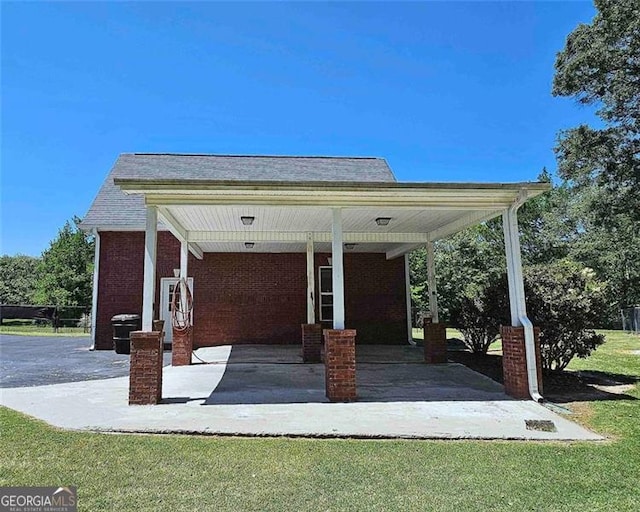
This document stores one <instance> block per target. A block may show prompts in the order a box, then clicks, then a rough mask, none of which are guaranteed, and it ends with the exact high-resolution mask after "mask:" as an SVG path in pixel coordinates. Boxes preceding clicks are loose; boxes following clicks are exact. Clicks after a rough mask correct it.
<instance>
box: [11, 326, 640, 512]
mask: <svg viewBox="0 0 640 512" xmlns="http://www.w3.org/2000/svg"><path fill="white" fill-rule="evenodd" d="M638 349H640V339H638V338H637V337H635V338H634V337H631V336H628V335H624V334H621V333H616V332H609V333H607V344H605V345H604V346H603V347H601V348H600V349H598V351H597V352H596V354H595V355H594V356H592V357H591V358H589V359H586V360H580V361H576V362H575V363H573V364H572V368H574V369H589V370H596V371H607V372H613V373H622V374H628V375H636V376H637V375H638V374H640V356H636V355H632V354H631V353H630V352H629V351H631V350H638ZM634 358H635V359H634ZM629 394H630V395H632V397H635V399H624V400H616V401H602V402H597V403H590V404H587V405H582V409H583V413H584V409H585V408H588V411H587V412H588V414H582V415H581V416H580V418H582V421H585V422H587V425H588V426H590V427H591V428H594V429H595V430H597V431H599V432H601V433H605V434H607V435H609V436H613V439H612V440H609V441H605V442H600V443H557V442H554V443H539V442H538V443H535V442H530V443H528V442H475V441H369V440H367V441H363V440H304V439H246V438H215V437H185V436H166V437H163V436H136V435H107V434H102V435H100V434H87V433H77V432H63V431H59V430H56V429H53V428H50V427H48V426H46V425H45V424H43V423H41V422H38V421H35V420H32V419H29V418H27V417H25V416H23V415H21V414H18V413H15V412H13V411H10V410H7V409H0V420H1V422H2V435H1V436H0V454H1V455H0V485H77V486H78V493H79V509H80V510H91V511H94V510H136V511H144V510H149V511H151V510H168V511H174V510H175V511H179V510H188V511H192V510H216V511H218V510H238V511H250V510H256V511H257V510H260V511H262V510H313V511H316V510H358V511H360V510H365V511H370V510H451V511H456V512H460V511H462V510H473V511H476V510H509V511H515V510H517V511H520V510H550V511H551V510H553V511H576V510H584V511H598V510H602V511H626V510H629V511H636V510H639V509H640V480H639V475H640V405H639V404H640V400H636V399H639V398H640V389H639V387H638V384H636V386H635V389H634V390H632V391H630V392H629Z"/></svg>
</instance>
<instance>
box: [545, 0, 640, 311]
mask: <svg viewBox="0 0 640 512" xmlns="http://www.w3.org/2000/svg"><path fill="white" fill-rule="evenodd" d="M595 6H596V8H597V10H598V12H597V14H596V16H595V17H594V19H593V20H592V22H591V23H590V24H581V25H579V26H578V27H577V28H576V29H575V30H574V31H573V32H572V33H571V34H569V36H568V38H567V41H566V46H565V48H564V49H563V50H562V51H561V52H560V53H559V54H558V56H557V59H556V63H555V68H556V74H555V77H554V82H553V94H554V95H556V96H568V97H573V98H575V99H576V100H577V101H578V102H580V103H582V104H585V105H593V106H596V107H597V108H598V110H597V115H598V116H599V117H600V119H601V121H602V123H601V126H597V127H592V126H587V125H581V126H578V127H576V128H572V129H569V130H565V131H562V132H561V133H560V135H559V138H558V144H557V146H556V154H557V157H558V171H559V174H560V176H561V177H562V178H564V179H565V180H567V182H568V184H569V185H570V186H571V187H572V188H573V190H574V192H576V193H578V194H580V195H581V197H582V198H583V204H582V206H583V209H582V216H581V220H582V223H583V232H584V233H585V234H586V236H582V237H580V240H579V241H578V243H577V244H576V248H575V250H576V251H577V252H578V254H577V255H576V257H577V258H578V259H580V260H581V261H583V262H586V263H587V264H588V265H589V266H591V267H593V268H594V269H595V270H596V271H597V272H598V274H599V278H600V279H601V280H606V281H608V282H609V284H610V286H609V287H608V289H609V292H610V293H609V295H610V302H611V303H612V304H611V305H612V310H614V309H617V307H619V306H624V305H629V304H633V303H640V263H638V262H640V229H639V227H638V226H639V225H640V2H638V1H637V0H595Z"/></svg>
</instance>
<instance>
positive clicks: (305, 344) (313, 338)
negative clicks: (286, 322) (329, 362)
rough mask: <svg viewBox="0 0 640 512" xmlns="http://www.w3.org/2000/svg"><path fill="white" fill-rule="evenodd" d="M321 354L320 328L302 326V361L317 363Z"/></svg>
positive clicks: (316, 325)
mask: <svg viewBox="0 0 640 512" xmlns="http://www.w3.org/2000/svg"><path fill="white" fill-rule="evenodd" d="M321 353H322V326H321V325H320V324H302V361H303V362H305V363H319V362H320V355H321Z"/></svg>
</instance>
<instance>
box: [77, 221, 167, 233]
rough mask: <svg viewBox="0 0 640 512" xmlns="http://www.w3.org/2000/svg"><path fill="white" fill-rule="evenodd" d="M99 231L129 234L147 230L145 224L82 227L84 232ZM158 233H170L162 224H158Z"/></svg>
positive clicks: (90, 225) (88, 225) (89, 225)
mask: <svg viewBox="0 0 640 512" xmlns="http://www.w3.org/2000/svg"><path fill="white" fill-rule="evenodd" d="M93 230H96V231H99V232H104V231H125V232H127V233H130V232H133V231H144V230H145V226H144V224H126V225H125V224H101V225H93V224H87V225H86V226H83V227H82V231H87V232H88V231H93ZM158 231H169V230H168V229H167V227H166V226H165V225H164V224H163V223H162V222H158Z"/></svg>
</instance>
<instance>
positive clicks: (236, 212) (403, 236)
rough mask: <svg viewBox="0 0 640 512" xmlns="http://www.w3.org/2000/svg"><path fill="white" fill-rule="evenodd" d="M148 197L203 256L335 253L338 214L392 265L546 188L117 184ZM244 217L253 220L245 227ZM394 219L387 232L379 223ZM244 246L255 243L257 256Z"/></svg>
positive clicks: (366, 247) (353, 237) (347, 238)
mask: <svg viewBox="0 0 640 512" xmlns="http://www.w3.org/2000/svg"><path fill="white" fill-rule="evenodd" d="M114 181H115V183H116V184H117V185H118V186H120V188H121V189H122V190H123V191H124V192H125V193H127V194H142V195H144V198H145V203H146V204H147V205H148V206H155V207H157V208H158V212H159V214H160V219H161V221H162V222H163V223H164V224H165V225H166V226H167V228H169V229H170V230H171V231H172V233H174V235H176V236H177V237H178V238H179V239H183V240H185V241H188V242H189V243H190V244H197V245H198V247H199V248H200V249H201V250H202V251H204V252H237V251H242V252H245V251H253V252H304V251H305V250H306V242H307V239H308V237H311V238H312V239H313V240H314V243H315V248H314V249H315V251H316V252H322V251H326V252H329V249H330V244H329V242H330V241H331V226H332V213H331V212H332V208H340V209H341V210H342V227H343V232H344V242H345V243H356V244H357V245H356V246H355V247H353V248H352V249H350V250H351V251H353V252H385V253H386V254H387V257H388V258H392V257H397V256H400V255H402V254H404V253H406V252H408V251H410V250H411V249H412V248H415V247H418V246H420V245H423V244H425V243H427V241H429V240H431V241H433V240H437V239H439V238H443V237H446V236H449V235H451V234H453V233H455V232H457V231H460V230H462V229H465V228H466V227H469V226H472V225H475V224H478V223H480V222H482V221H485V220H488V219H490V218H493V217H496V216H498V215H500V214H501V213H502V212H503V211H504V210H505V209H506V208H508V207H509V206H511V205H512V204H513V203H514V201H516V200H517V199H523V198H527V197H533V196H536V195H538V194H541V193H543V192H544V191H545V190H547V189H548V188H549V185H548V184H543V183H513V184H500V183H498V184H486V183H485V184H472V183H460V184H455V183H369V184H363V183H359V182H355V183H353V182H344V183H342V182H341V183H297V182H251V183H244V182H229V181H202V180H201V181H198V180H135V179H116V180H114ZM242 216H250V217H254V218H255V220H254V222H253V224H252V225H249V226H247V225H244V224H243V223H242V221H241V217H242ZM378 217H390V218H391V221H390V222H389V224H388V225H387V226H379V225H378V224H377V223H376V222H375V219H376V218H378ZM245 242H254V243H255V245H254V247H253V248H251V249H248V248H246V247H245Z"/></svg>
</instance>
